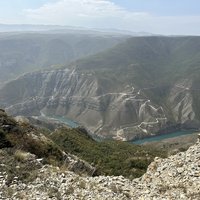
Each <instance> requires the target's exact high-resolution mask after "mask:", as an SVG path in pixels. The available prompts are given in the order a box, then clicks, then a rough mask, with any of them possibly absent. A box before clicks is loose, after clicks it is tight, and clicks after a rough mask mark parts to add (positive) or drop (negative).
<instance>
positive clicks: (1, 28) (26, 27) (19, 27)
mask: <svg viewBox="0 0 200 200" xmlns="http://www.w3.org/2000/svg"><path fill="white" fill-rule="evenodd" d="M50 30H79V31H80V30H81V31H91V32H104V33H115V34H126V35H131V36H145V35H146V36H147V35H148V36H150V35H155V34H152V33H147V32H132V31H127V30H118V29H100V28H91V29H89V28H85V27H75V26H61V25H32V24H0V32H19V31H20V32H21V31H50Z"/></svg>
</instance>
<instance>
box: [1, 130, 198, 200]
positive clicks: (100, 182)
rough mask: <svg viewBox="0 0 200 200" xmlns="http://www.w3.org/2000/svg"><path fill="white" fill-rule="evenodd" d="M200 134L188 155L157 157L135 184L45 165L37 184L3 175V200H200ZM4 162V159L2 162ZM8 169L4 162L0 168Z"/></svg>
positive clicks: (121, 179) (120, 178)
mask: <svg viewBox="0 0 200 200" xmlns="http://www.w3.org/2000/svg"><path fill="white" fill-rule="evenodd" d="M199 140H200V134H199V139H198V141H197V143H196V144H195V145H194V146H191V147H190V148H189V149H188V150H187V151H186V152H182V153H178V154H176V155H174V156H171V157H169V158H166V159H161V158H158V157H156V158H155V160H154V162H152V163H151V164H150V165H149V167H148V169H147V172H146V173H145V174H144V175H143V176H142V177H141V178H137V179H134V180H132V181H130V180H128V179H125V178H124V177H123V176H98V177H88V176H87V177H84V176H80V175H76V174H75V173H74V172H70V171H68V170H67V169H65V168H64V169H60V168H59V167H57V168H56V167H52V166H50V165H44V166H42V167H41V168H40V169H39V170H38V174H37V177H36V179H35V180H34V181H31V182H28V183H22V182H21V181H19V180H18V177H14V178H13V180H12V182H11V183H10V184H9V185H6V180H7V174H6V173H5V172H3V173H2V172H1V173H0V198H6V197H7V198H8V197H9V198H12V199H14V200H15V199H19V198H20V199H48V198H53V199H80V198H86V199H120V200H121V199H133V200H134V199H139V200H161V199H166V200H170V199H172V200H182V199H183V200H189V199H190V200H198V199H199V198H200V190H199V180H200V141H199ZM1 162H2V160H1ZM2 167H5V165H4V164H3V163H1V164H0V168H2Z"/></svg>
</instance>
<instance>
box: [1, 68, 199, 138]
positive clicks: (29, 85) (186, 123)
mask: <svg viewBox="0 0 200 200" xmlns="http://www.w3.org/2000/svg"><path fill="white" fill-rule="evenodd" d="M191 84H192V82H191V81H189V80H185V81H184V80H181V81H178V82H177V84H175V85H174V86H172V87H171V88H170V90H169V95H168V101H169V102H170V103H171V107H170V108H169V109H170V111H171V112H172V113H173V116H174V118H175V122H173V123H172V122H171V121H170V120H169V119H168V118H167V116H166V115H165V110H164V108H163V107H161V106H159V105H156V104H155V103H154V102H151V99H146V98H144V97H142V95H141V94H140V91H139V92H138V91H134V89H132V91H131V90H129V91H128V92H122V93H107V94H102V95H98V89H99V84H98V78H97V77H96V76H95V73H91V74H79V73H77V72H76V69H75V68H74V69H70V70H69V69H65V70H53V71H40V72H35V73H28V74H24V75H23V76H20V77H19V78H17V79H15V80H13V81H10V82H8V83H6V84H4V85H3V86H2V87H1V88H0V106H1V107H3V108H5V109H6V112H7V113H9V114H10V115H13V116H17V115H26V116H33V115H35V116H38V115H41V114H44V115H48V116H51V115H57V116H65V117H66V118H68V119H70V120H72V121H74V122H77V123H79V124H82V125H83V126H85V127H86V128H87V130H88V131H89V132H90V134H92V135H93V136H97V137H100V138H102V139H117V138H122V139H123V140H124V141H127V140H128V141H130V140H136V139H140V138H144V137H151V136H153V135H161V134H167V133H170V132H173V131H179V130H182V129H184V130H185V129H187V130H188V129H189V130H191V129H192V130H199V128H200V122H199V121H198V120H197V118H196V115H195V111H194V110H193V107H192V102H193V98H192V95H191V94H190V86H191ZM144 92H145V90H144ZM155 105H156V106H155Z"/></svg>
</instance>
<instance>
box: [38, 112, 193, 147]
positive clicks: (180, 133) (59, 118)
mask: <svg viewBox="0 0 200 200" xmlns="http://www.w3.org/2000/svg"><path fill="white" fill-rule="evenodd" d="M42 117H44V118H54V119H58V120H61V121H63V122H67V123H68V124H69V125H71V126H72V128H75V127H77V126H78V124H77V123H74V122H72V121H70V120H68V119H66V118H64V117H56V116H42ZM192 133H195V132H188V131H180V132H174V133H170V134H166V135H160V136H156V137H152V138H146V139H141V140H137V141H133V142H129V143H134V144H137V145H139V144H142V143H144V142H152V141H160V140H164V139H167V138H173V137H178V136H181V135H188V134H192ZM93 139H95V140H97V141H98V142H103V141H102V140H100V139H99V138H96V137H93Z"/></svg>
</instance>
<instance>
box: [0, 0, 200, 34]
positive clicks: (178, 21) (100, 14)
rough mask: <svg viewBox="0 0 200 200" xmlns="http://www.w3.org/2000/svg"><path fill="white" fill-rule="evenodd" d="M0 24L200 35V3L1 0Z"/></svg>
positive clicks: (178, 0) (174, 0)
mask: <svg viewBox="0 0 200 200" xmlns="http://www.w3.org/2000/svg"><path fill="white" fill-rule="evenodd" d="M0 23H1V24H52V25H71V26H82V27H86V28H116V29H123V30H131V31H134V32H139V31H145V32H151V33H157V34H168V35H170V34H173V35H174V34H182V35H200V0H109V1H108V0H1V1H0Z"/></svg>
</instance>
